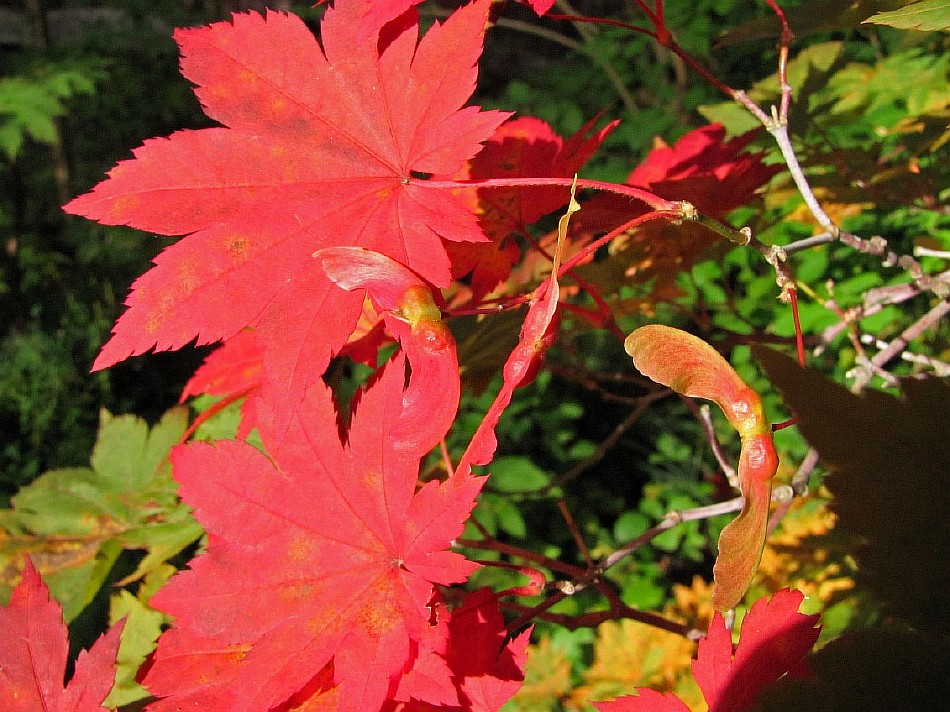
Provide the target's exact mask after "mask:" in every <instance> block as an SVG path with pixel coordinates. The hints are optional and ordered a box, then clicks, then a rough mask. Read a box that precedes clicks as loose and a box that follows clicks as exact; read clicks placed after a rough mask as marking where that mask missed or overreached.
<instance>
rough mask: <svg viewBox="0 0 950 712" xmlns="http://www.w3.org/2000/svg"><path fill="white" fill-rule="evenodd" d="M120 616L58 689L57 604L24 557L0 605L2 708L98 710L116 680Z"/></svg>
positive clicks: (62, 628) (65, 650)
mask: <svg viewBox="0 0 950 712" xmlns="http://www.w3.org/2000/svg"><path fill="white" fill-rule="evenodd" d="M124 625H125V622H124V621H120V622H119V623H117V624H116V625H114V626H113V627H112V628H111V629H110V630H109V632H108V633H106V634H105V635H104V636H102V637H101V638H99V640H97V641H96V642H95V643H94V644H93V646H92V648H90V649H89V651H88V652H86V651H83V652H81V653H80V654H79V658H78V659H77V660H76V671H75V673H74V674H73V677H72V679H71V680H70V681H69V682H68V683H67V684H66V687H65V689H64V688H63V679H64V678H65V675H66V658H67V656H68V654H69V641H68V639H67V632H66V624H65V623H64V622H63V611H62V608H61V607H60V605H59V603H57V602H56V601H54V600H50V596H49V589H48V588H47V587H46V584H44V583H43V580H42V579H41V578H40V575H39V573H37V571H36V569H35V568H33V563H32V562H31V561H29V560H27V562H26V566H25V567H24V569H23V580H22V581H21V582H20V584H19V585H18V586H17V587H16V588H15V589H13V594H12V596H11V598H10V605H9V606H7V607H6V608H0V631H2V634H0V709H3V710H4V712H36V710H58V711H61V712H99V711H100V710H103V711H104V710H105V709H106V708H105V707H103V706H102V701H103V700H104V699H105V698H106V695H108V694H109V691H110V690H111V689H112V685H113V683H114V682H115V656H116V652H117V651H118V649H119V635H120V634H121V633H122V628H123V626H124Z"/></svg>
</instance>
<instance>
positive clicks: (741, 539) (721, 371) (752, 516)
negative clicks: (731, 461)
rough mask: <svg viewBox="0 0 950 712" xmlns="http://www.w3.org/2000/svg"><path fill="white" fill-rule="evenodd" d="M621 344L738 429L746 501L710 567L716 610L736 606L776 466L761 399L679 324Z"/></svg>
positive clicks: (759, 543)
mask: <svg viewBox="0 0 950 712" xmlns="http://www.w3.org/2000/svg"><path fill="white" fill-rule="evenodd" d="M624 348H625V349H626V351H627V353H628V354H629V355H630V356H631V357H632V358H633V364H634V366H636V367H637V369H638V370H639V371H640V372H641V373H642V374H643V375H644V376H647V377H648V378H650V379H652V380H654V381H656V382H657V383H661V384H663V385H664V386H669V387H670V388H672V389H673V390H674V391H676V392H677V393H679V394H681V395H684V396H689V397H691V398H705V399H706V400H711V401H713V402H714V403H716V404H717V405H718V406H719V407H720V408H722V411H723V413H725V414H726V418H728V419H729V422H730V423H731V424H732V426H733V427H734V428H735V429H736V430H737V431H738V432H739V437H740V438H741V441H742V449H741V450H740V452H739V467H738V477H739V491H740V492H741V493H742V496H743V497H744V498H745V502H744V503H743V505H742V511H741V512H739V516H737V517H736V518H735V519H734V520H732V521H731V522H729V524H728V525H726V528H725V529H723V530H722V534H721V535H720V537H719V555H718V556H717V557H716V564H715V566H714V568H713V577H714V579H715V588H714V590H713V606H714V607H715V608H716V610H718V611H725V610H728V609H730V608H734V607H735V606H736V604H738V603H739V601H740V600H741V599H742V596H743V595H745V592H746V589H748V587H749V583H750V582H751V581H752V576H753V574H755V570H756V568H757V567H758V565H759V559H760V558H761V556H762V548H763V546H764V545H765V534H766V527H767V525H768V516H769V501H770V499H771V496H772V478H773V477H774V476H775V471H776V469H778V455H777V454H776V452H775V445H774V444H773V442H772V427H771V425H770V424H769V422H768V421H767V420H766V418H765V411H764V410H763V408H762V401H761V400H760V399H759V396H758V394H757V393H756V392H755V391H753V390H752V389H751V388H749V387H748V386H747V385H746V384H745V382H744V381H743V380H742V379H741V378H740V377H739V374H738V373H736V372H735V369H733V368H732V366H730V365H729V363H728V362H727V361H726V360H725V359H724V358H723V357H722V356H721V355H720V354H719V352H718V351H716V350H715V349H714V348H713V347H712V346H710V345H709V344H707V343H706V342H705V341H703V340H702V339H700V338H697V337H696V336H693V335H692V334H688V333H686V332H685V331H681V330H680V329H674V328H672V327H669V326H663V325H660V324H651V325H648V326H643V327H641V328H639V329H637V330H636V331H634V332H633V333H632V334H630V335H629V336H628V337H627V339H626V341H625V342H624Z"/></svg>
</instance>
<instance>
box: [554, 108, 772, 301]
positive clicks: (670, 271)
mask: <svg viewBox="0 0 950 712" xmlns="http://www.w3.org/2000/svg"><path fill="white" fill-rule="evenodd" d="M755 135H756V132H755V131H751V132H749V133H747V134H744V135H742V136H737V137H736V138H733V139H730V140H728V141H726V140H724V139H725V129H724V128H723V127H722V126H720V125H718V124H710V125H708V126H703V127H701V128H698V129H695V130H693V131H690V132H689V133H688V134H686V135H685V136H683V137H682V138H681V139H680V140H679V141H677V142H676V143H675V144H674V145H673V146H667V145H666V144H662V143H661V144H660V145H658V146H657V147H656V148H654V149H653V150H652V151H650V153H649V155H648V156H647V158H646V160H645V161H644V162H643V163H642V164H640V165H639V166H637V168H635V169H634V170H633V172H631V174H630V177H629V178H628V179H627V184H628V185H631V186H635V187H638V188H643V189H646V190H649V191H652V192H654V193H655V194H657V195H659V196H661V197H663V198H666V199H668V200H685V201H687V202H689V203H692V204H693V205H694V206H695V207H696V208H697V209H698V210H699V211H700V212H702V213H704V214H706V215H708V216H711V217H713V218H716V219H719V220H724V219H725V217H726V216H727V215H728V213H730V212H731V211H732V210H734V209H736V208H738V207H740V206H742V205H747V204H749V203H751V202H752V201H753V200H754V197H755V192H756V191H757V190H758V189H759V188H761V187H762V186H763V185H765V184H766V183H767V182H768V181H769V180H770V179H771V178H772V177H773V176H774V175H775V174H776V173H778V172H779V171H781V170H782V167H781V166H780V165H771V166H768V165H765V164H764V163H763V162H762V155H761V154H756V153H747V152H745V148H746V146H748V144H749V143H750V142H751V141H752V140H753V139H754V138H755ZM643 211H644V208H643V207H642V206H638V205H637V204H631V202H630V201H629V200H628V199H626V198H624V197H622V196H618V195H613V194H604V193H601V194H598V195H595V196H594V197H593V198H591V199H590V200H589V201H587V202H586V203H585V204H584V210H583V211H582V212H581V213H580V215H579V216H578V218H577V220H576V221H575V223H574V226H573V227H574V228H575V232H576V233H577V236H576V237H575V241H576V242H584V241H589V240H590V239H591V238H592V236H594V235H596V234H602V233H606V232H609V231H611V230H614V229H615V228H618V227H620V226H621V225H623V224H625V223H626V222H627V221H629V220H630V219H631V218H634V217H636V216H637V215H638V214H642V213H643ZM719 239H721V238H720V237H719V236H718V235H716V234H715V233H713V232H712V231H711V230H709V229H708V228H706V227H704V226H702V225H700V224H699V223H695V222H689V221H687V222H685V223H682V224H670V223H669V222H667V221H652V222H650V223H647V224H645V225H642V226H640V227H638V228H637V229H636V230H635V231H631V233H630V234H629V235H627V236H625V237H621V238H618V239H615V240H614V241H613V242H612V244H611V245H610V250H611V252H612V253H613V254H614V255H615V260H617V261H618V262H619V263H621V264H624V265H627V269H626V272H625V275H626V276H627V277H628V278H630V279H633V280H636V281H639V282H644V283H645V282H650V281H653V288H652V292H653V293H654V294H658V295H664V294H665V295H668V296H669V295H672V294H677V293H678V290H677V288H675V286H674V282H675V277H676V275H677V274H680V273H682V272H683V271H684V270H688V269H689V268H690V267H691V265H692V264H693V263H694V262H695V261H696V259H697V258H698V257H699V256H700V255H701V254H702V252H703V251H704V250H705V249H706V248H708V247H709V246H710V245H711V244H713V243H714V242H715V241H717V240H719Z"/></svg>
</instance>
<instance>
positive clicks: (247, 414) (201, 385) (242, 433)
mask: <svg viewBox="0 0 950 712" xmlns="http://www.w3.org/2000/svg"><path fill="white" fill-rule="evenodd" d="M262 381H263V374H262V373H261V347H260V345H259V344H258V343H257V335H256V334H255V333H254V331H252V330H250V329H248V330H246V331H241V332H238V333H237V334H235V335H234V336H232V337H231V338H230V339H228V340H227V341H225V342H224V344H222V345H221V347H220V348H218V349H215V350H214V351H213V352H212V353H211V354H209V355H208V357H207V358H206V359H205V361H204V363H203V364H201V366H200V367H199V368H198V370H197V371H195V374H194V375H193V376H192V377H191V378H190V379H189V380H188V383H186V384H185V387H184V389H183V390H182V392H181V398H180V399H179V402H180V403H184V402H185V400H186V399H187V398H188V397H190V396H197V395H201V394H202V393H205V394H208V395H212V396H221V400H220V401H219V402H218V403H216V404H215V405H213V406H212V407H211V408H209V409H208V410H206V411H204V412H203V413H201V414H200V415H199V416H198V418H196V421H195V424H194V425H192V426H191V428H190V429H191V430H192V431H193V430H195V429H196V428H197V426H198V425H199V424H200V423H201V422H203V421H204V420H207V419H208V417H210V416H211V415H213V414H214V413H217V412H218V411H220V410H221V409H222V408H224V407H226V406H227V405H229V404H231V403H233V402H235V401H236V400H239V399H241V398H245V399H246V400H245V401H244V404H243V405H242V406H241V423H240V425H239V426H238V431H237V436H238V437H239V438H245V437H247V435H248V433H250V432H251V430H253V429H254V427H255V426H256V425H257V399H258V396H259V393H260V388H261V383H262Z"/></svg>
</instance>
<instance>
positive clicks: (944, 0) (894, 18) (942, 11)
mask: <svg viewBox="0 0 950 712" xmlns="http://www.w3.org/2000/svg"><path fill="white" fill-rule="evenodd" d="M864 22H866V23H867V22H873V23H874V24H876V25H889V26H890V27H897V28H899V29H901V30H920V31H922V32H933V31H936V30H944V31H946V30H947V28H950V0H921V2H915V3H912V4H911V5H908V6H907V7H903V8H901V9H900V10H893V11H891V12H879V13H877V14H876V15H871V17H869V18H868V19H866V20H864Z"/></svg>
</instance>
